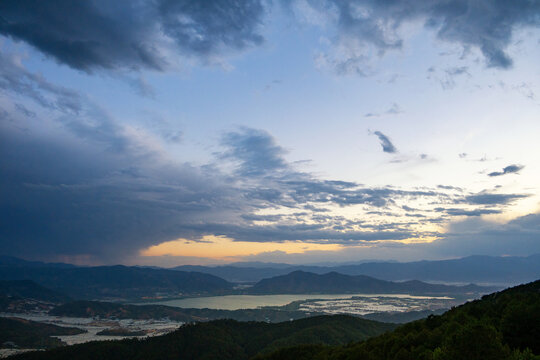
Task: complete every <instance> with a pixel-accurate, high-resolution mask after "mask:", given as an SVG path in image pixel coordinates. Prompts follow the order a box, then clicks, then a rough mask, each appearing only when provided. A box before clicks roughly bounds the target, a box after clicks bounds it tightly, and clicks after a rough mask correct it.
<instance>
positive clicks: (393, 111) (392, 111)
mask: <svg viewBox="0 0 540 360" xmlns="http://www.w3.org/2000/svg"><path fill="white" fill-rule="evenodd" d="M402 113H403V109H402V108H401V106H399V105H398V104H396V103H392V106H390V108H388V110H386V111H385V112H384V113H383V114H386V115H399V114H402ZM379 116H381V114H380V113H371V112H370V113H366V114H364V117H367V118H369V117H379Z"/></svg>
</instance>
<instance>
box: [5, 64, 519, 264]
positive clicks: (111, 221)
mask: <svg viewBox="0 0 540 360" xmlns="http://www.w3.org/2000/svg"><path fill="white" fill-rule="evenodd" d="M0 62H1V63H2V64H3V65H4V66H2V67H1V68H0V90H1V91H2V97H1V99H2V103H3V105H5V106H3V107H4V109H2V110H3V112H2V113H1V116H0V154H2V156H1V157H0V173H1V174H2V176H1V177H0V199H1V200H0V246H1V248H2V249H3V251H4V252H5V253H6V254H11V255H16V256H23V257H40V258H43V259H53V258H55V257H58V256H68V257H74V256H82V257H83V258H87V259H99V261H100V262H104V263H111V262H118V261H122V259H124V258H130V257H131V258H132V257H133V256H136V254H137V253H138V252H139V251H140V250H141V249H144V248H147V247H149V246H152V245H156V244H159V243H162V242H166V241H171V240H175V239H178V238H185V239H190V240H192V241H200V239H202V238H203V237H204V236H208V235H213V236H220V235H221V236H225V237H227V238H231V239H234V240H235V241H252V242H285V241H301V242H308V243H314V244H339V245H342V246H360V245H362V244H372V245H373V246H380V245H379V244H382V243H388V242H395V241H400V240H403V239H409V238H418V237H425V236H438V235H440V234H437V233H434V232H432V231H425V230H422V229H419V228H418V226H420V225H421V224H420V221H421V223H422V224H424V225H425V224H428V225H429V224H434V223H438V222H440V221H442V220H441V219H440V218H439V216H437V217H432V216H429V212H428V211H427V210H429V209H430V208H431V207H435V206H443V204H448V203H459V204H464V203H467V204H474V203H477V204H494V205H497V206H498V208H502V207H504V206H505V205H506V204H510V203H511V202H512V201H514V200H517V199H519V198H521V197H524V196H526V195H520V194H491V193H478V194H470V193H465V194H464V193H463V192H461V191H458V190H456V189H453V188H443V189H440V188H434V189H432V188H422V189H415V188H412V189H400V188H395V187H391V186H379V187H374V186H365V185H362V184H360V183H357V182H352V181H341V180H333V179H327V178H322V177H320V176H316V175H314V174H312V173H309V172H305V171H300V170H298V169H297V168H296V167H295V163H291V162H290V161H288V160H287V159H286V155H287V150H286V149H284V148H283V147H282V146H281V145H280V144H279V142H278V141H277V139H275V138H274V137H273V136H272V135H271V134H270V133H268V132H267V131H264V130H260V129H252V128H246V127H241V128H237V129H234V130H231V131H229V132H226V133H225V134H223V136H222V138H221V140H220V144H219V145H220V151H219V152H216V154H215V157H214V159H213V161H211V162H210V163H207V164H201V165H192V164H189V163H182V162H180V161H178V160H177V159H174V158H170V157H169V155H168V153H167V152H166V151H164V150H163V148H162V146H165V145H166V142H165V140H164V139H163V136H162V132H163V130H164V128H162V127H158V128H157V129H155V130H156V133H155V134H153V133H151V132H149V131H147V130H144V129H139V128H134V127H133V126H130V124H125V123H122V122H120V121H119V120H118V119H116V118H114V117H112V116H110V115H109V114H108V113H107V111H105V110H104V109H102V108H101V107H100V106H98V105H97V104H95V103H94V102H93V101H91V99H89V98H88V97H86V96H85V95H84V94H82V93H79V92H76V91H74V90H73V89H69V88H64V87H60V86H57V85H55V84H53V83H51V82H50V81H48V80H47V79H45V78H43V77H41V76H38V75H36V74H35V73H32V72H30V71H29V70H28V69H26V68H24V67H23V66H22V65H21V64H20V63H18V62H17V61H16V59H14V58H12V57H11V58H10V57H9V56H6V55H4V54H2V55H1V56H0ZM17 104H18V105H17ZM23 106H24V109H27V110H28V111H22V110H21V109H22V107H23ZM380 134H381V135H382V133H380ZM379 139H380V137H379ZM170 140H171V141H172V139H170ZM390 144H391V143H390ZM383 146H384V144H383ZM441 190H444V192H441ZM403 206H409V207H410V208H412V207H414V208H416V209H418V211H422V212H424V213H423V214H422V215H424V214H426V217H422V218H421V220H419V219H416V218H414V219H411V218H405V216H403V217H402V218H396V217H399V214H401V213H402V212H403V210H402V209H406V208H405V207H403ZM347 207H354V211H353V212H351V213H353V215H348V216H344V215H343V214H342V211H341V210H342V209H343V208H347ZM346 212H348V211H346ZM396 214H398V215H396ZM437 215H439V214H437ZM447 215H448V217H447V218H449V217H451V216H453V215H451V214H447ZM413 220H414V221H413ZM445 221H446V220H445Z"/></svg>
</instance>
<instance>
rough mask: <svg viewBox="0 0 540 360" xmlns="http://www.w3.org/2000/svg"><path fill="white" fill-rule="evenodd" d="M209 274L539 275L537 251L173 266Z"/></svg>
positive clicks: (521, 278)
mask: <svg viewBox="0 0 540 360" xmlns="http://www.w3.org/2000/svg"><path fill="white" fill-rule="evenodd" d="M174 269H176V270H181V271H198V272H204V273H208V274H213V275H216V276H219V277H222V278H223V279H226V280H228V281H231V282H247V283H249V282H251V283H255V282H257V281H259V280H262V279H265V278H270V277H273V276H280V275H285V274H288V273H290V272H293V271H296V270H302V271H306V272H312V273H316V274H325V273H328V272H332V271H335V272H338V273H340V274H345V275H367V276H372V277H374V278H377V279H381V280H389V281H405V280H421V281H428V282H445V283H456V284H458V283H461V284H468V283H471V282H473V283H484V284H493V285H503V286H508V285H515V284H519V283H523V282H528V281H533V280H536V279H537V278H538V277H540V254H536V255H531V256H527V257H519V256H508V257H497V256H480V255H475V256H468V257H464V258H460V259H451V260H432V261H427V260H423V261H415V262H367V263H361V264H348V265H336V266H314V265H287V264H272V263H268V264H264V263H245V264H244V263H237V264H231V265H222V266H193V265H184V266H178V267H176V268H174Z"/></svg>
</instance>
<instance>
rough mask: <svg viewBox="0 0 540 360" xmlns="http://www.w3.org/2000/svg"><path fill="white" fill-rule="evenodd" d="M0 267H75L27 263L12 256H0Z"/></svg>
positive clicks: (36, 262)
mask: <svg viewBox="0 0 540 360" xmlns="http://www.w3.org/2000/svg"><path fill="white" fill-rule="evenodd" d="M1 266H20V267H58V268H74V267H76V266H75V265H73V264H66V263H46V262H42V261H29V260H23V259H19V258H16V257H13V256H5V255H1V256H0V267H1Z"/></svg>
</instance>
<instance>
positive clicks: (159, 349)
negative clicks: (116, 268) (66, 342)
mask: <svg viewBox="0 0 540 360" xmlns="http://www.w3.org/2000/svg"><path fill="white" fill-rule="evenodd" d="M394 327H395V325H392V324H385V323H379V322H376V321H371V320H364V319H360V318H355V317H351V316H346V315H336V316H317V317H311V318H307V319H302V320H297V321H286V322H282V323H278V324H267V323H263V322H237V321H234V320H216V321H211V322H206V323H198V324H192V325H187V326H183V327H181V328H180V329H178V330H177V331H175V332H172V333H170V334H167V335H164V336H159V337H155V338H149V339H146V340H136V339H133V340H120V341H100V342H91V343H86V344H81V345H75V346H69V347H66V348H61V349H54V350H52V351H48V352H34V353H26V354H21V355H19V356H16V357H14V359H27V360H30V359H62V360H64V359H65V360H72V359H79V360H87V359H88V360H90V359H95V360H98V359H99V360H113V359H114V360H116V359H118V360H128V359H134V360H135V359H136V360H153V359H156V360H158V359H159V360H166V359H171V360H172V359H235V360H242V359H249V358H251V357H253V356H255V355H256V354H261V353H269V352H271V351H274V350H277V349H279V348H282V347H288V346H293V345H298V344H328V345H337V344H347V343H349V342H351V341H358V340H362V339H366V338H368V337H371V336H375V335H379V334H381V333H383V332H385V331H388V330H391V329H393V328H394Z"/></svg>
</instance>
